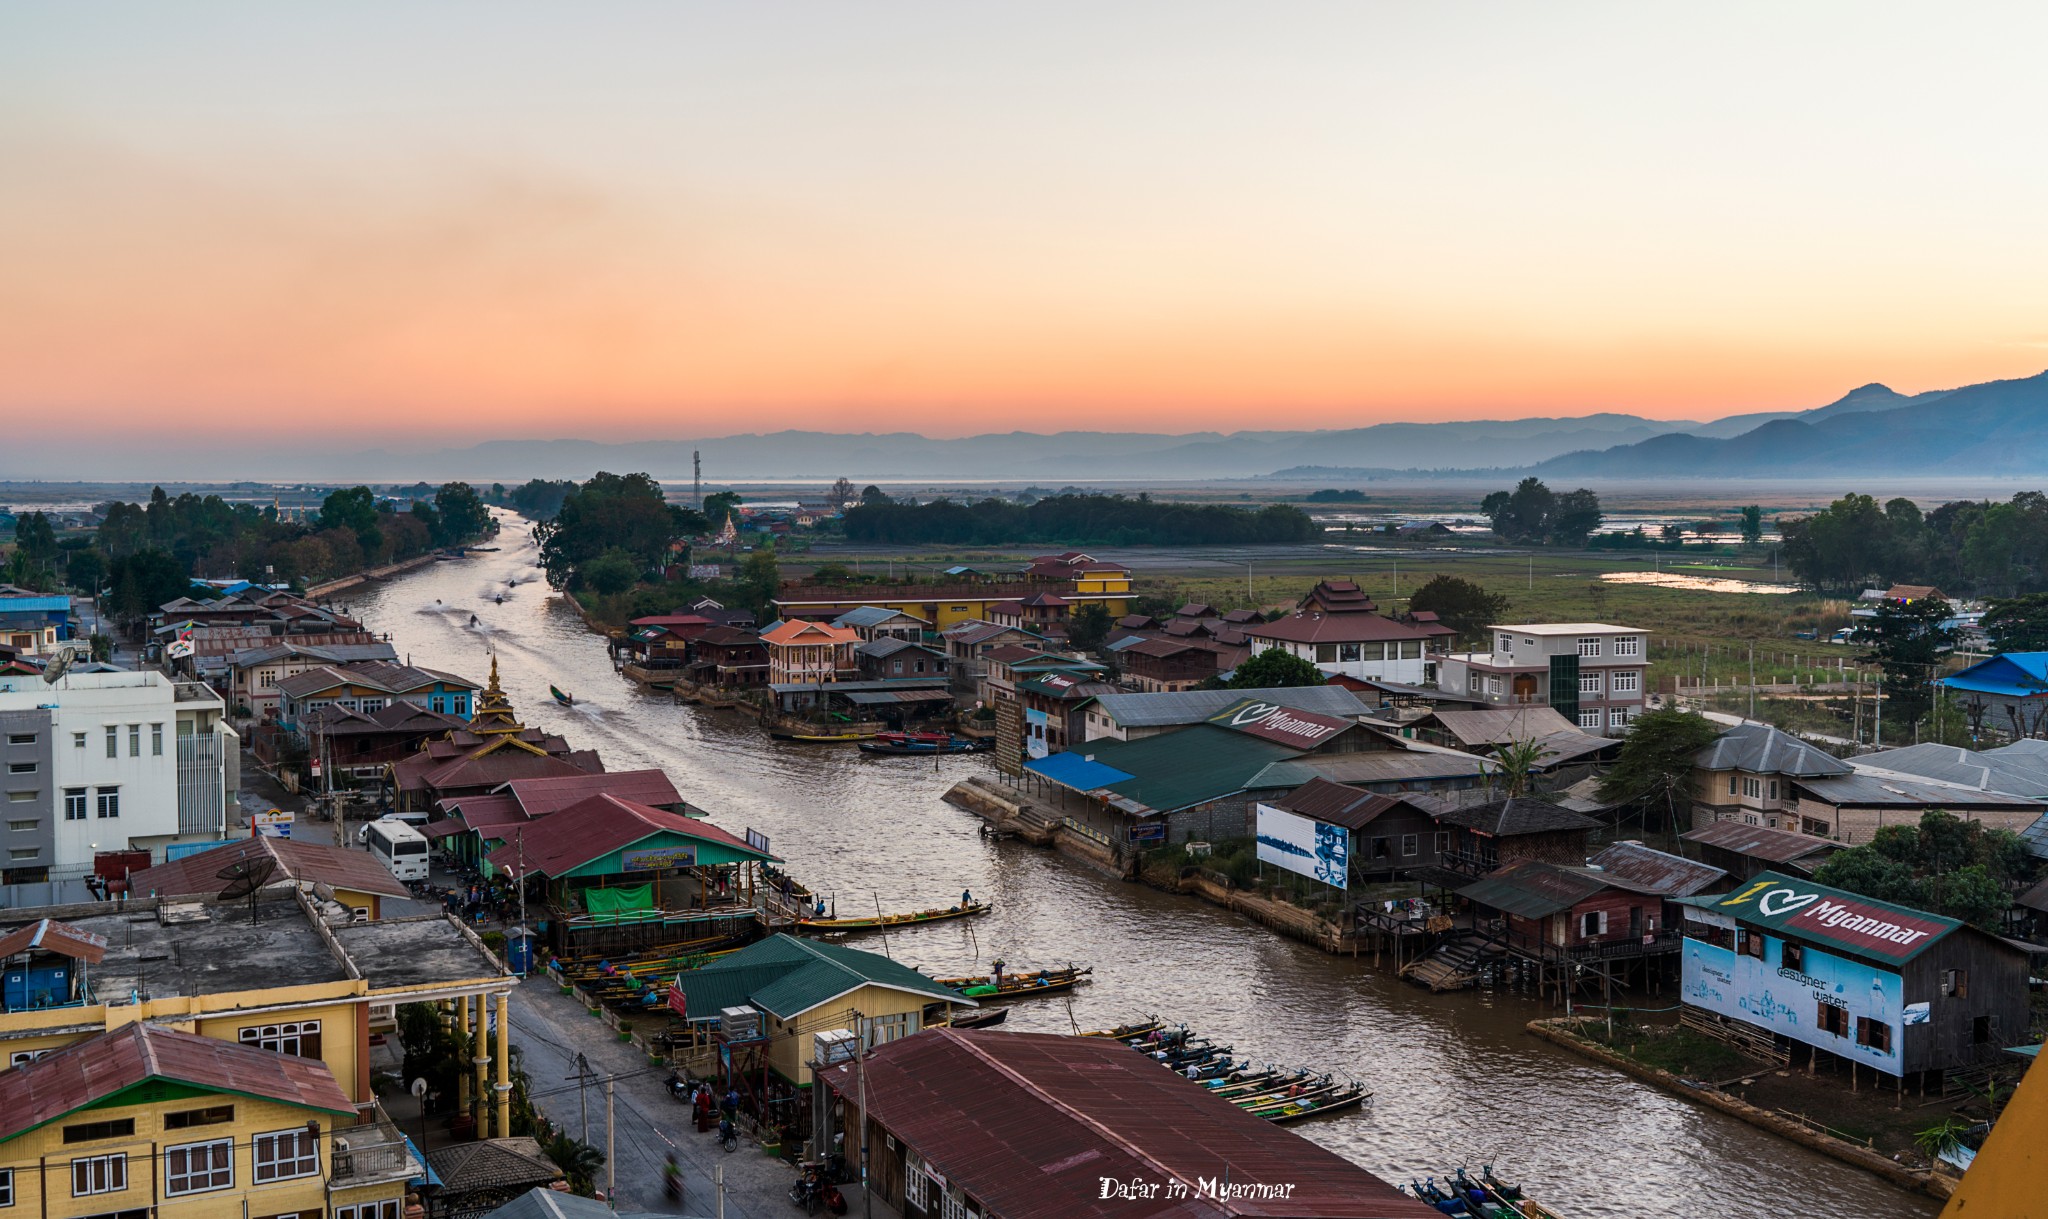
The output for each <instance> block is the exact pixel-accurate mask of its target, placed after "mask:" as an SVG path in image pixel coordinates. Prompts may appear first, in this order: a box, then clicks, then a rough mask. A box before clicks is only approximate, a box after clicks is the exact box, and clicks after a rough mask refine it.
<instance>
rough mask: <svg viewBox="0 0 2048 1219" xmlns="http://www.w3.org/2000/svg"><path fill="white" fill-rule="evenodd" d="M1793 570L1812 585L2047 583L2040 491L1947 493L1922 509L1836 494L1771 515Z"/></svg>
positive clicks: (1972, 587) (1983, 588) (1988, 589)
mask: <svg viewBox="0 0 2048 1219" xmlns="http://www.w3.org/2000/svg"><path fill="white" fill-rule="evenodd" d="M1778 531H1779V533H1780V534H1782V535H1783V537H1784V548H1785V549H1784V554H1785V561H1786V563H1787V565H1789V566H1790V567H1791V569H1792V574H1793V575H1794V576H1795V577H1797V578H1798V579H1799V581H1800V582H1801V583H1803V584H1806V585H1807V586H1809V587H1811V588H1814V589H1817V590H1819V591H1821V592H1830V593H1854V592H1856V591H1857V590H1859V589H1862V588H1866V587H1876V588H1884V587H1889V586H1890V585H1893V584H1929V585H1933V586H1935V587H1937V588H1940V589H1941V590H1943V591H1944V592H1947V593H1951V594H1955V593H1965V592H1967V593H1975V594H1977V595H1980V596H1987V597H1998V596H2013V595H2015V594H2019V593H2030V592H2040V591H2043V590H2048V496H2044V495H2042V494H2041V493H2040V492H2039V491H2022V492H2020V493H2019V494H2018V495H2015V496H2013V497H2012V499H2011V501H2010V502H2008V503H1998V502H1996V501H1994V500H1983V501H1978V500H1967V499H1966V500H1954V501H1951V502H1949V503H1946V504H1943V505H1941V506H1940V507H1939V508H1936V509H1935V510H1934V511H1932V512H1928V513H1922V512H1921V511H1920V508H1919V506H1918V505H1917V504H1915V503H1914V502H1913V501H1912V500H1909V499H1905V498H1899V499H1893V500H1888V501H1886V502H1885V503H1884V504H1883V505H1879V504H1878V502H1877V501H1876V500H1875V499H1872V498H1871V497H1870V496H1868V495H1845V496H1843V497H1842V498H1841V499H1838V500H1836V501H1835V502H1834V503H1832V504H1830V505H1828V506H1827V508H1826V509H1824V510H1822V511H1820V512H1816V513H1814V514H1813V515H1812V516H1804V517H1780V518H1778Z"/></svg>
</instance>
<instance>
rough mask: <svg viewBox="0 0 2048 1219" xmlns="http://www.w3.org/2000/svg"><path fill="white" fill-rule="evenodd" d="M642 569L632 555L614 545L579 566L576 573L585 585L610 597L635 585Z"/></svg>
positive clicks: (601, 594) (600, 594)
mask: <svg viewBox="0 0 2048 1219" xmlns="http://www.w3.org/2000/svg"><path fill="white" fill-rule="evenodd" d="M640 571H641V569H640V568H639V567H638V566H637V565H636V564H635V563H634V561H633V556H632V555H630V554H628V553H627V552H626V551H624V550H622V549H620V548H619V547H617V546H614V547H612V548H611V549H609V550H607V551H605V552H604V553H603V554H601V555H599V556H597V557H596V558H595V559H592V560H591V561H590V562H588V563H585V564H584V565H583V566H582V567H580V568H578V569H577V573H576V574H577V576H578V577H579V578H580V579H581V580H582V581H583V587H585V588H587V589H589V590H590V591H592V592H594V593H597V594H598V595H599V596H605V597H609V596H611V595H612V594H614V593H622V592H625V591H626V590H627V589H629V588H631V587H633V584H634V582H635V581H637V580H639V578H640Z"/></svg>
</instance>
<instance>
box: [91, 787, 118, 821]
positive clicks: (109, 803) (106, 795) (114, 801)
mask: <svg viewBox="0 0 2048 1219" xmlns="http://www.w3.org/2000/svg"><path fill="white" fill-rule="evenodd" d="M94 794H95V795H97V796H98V797H99V813H100V820H102V821H110V820H112V819H114V818H116V817H119V816H120V815H121V789H120V788H118V787H102V788H98V789H96V791H95V793H94Z"/></svg>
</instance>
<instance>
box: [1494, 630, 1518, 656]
mask: <svg viewBox="0 0 2048 1219" xmlns="http://www.w3.org/2000/svg"><path fill="white" fill-rule="evenodd" d="M1493 650H1494V651H1496V652H1504V653H1506V654H1507V655H1509V656H1513V655H1514V654H1515V637H1514V636H1513V635H1502V636H1500V637H1499V640H1498V642H1497V643H1496V644H1495V646H1494V649H1493Z"/></svg>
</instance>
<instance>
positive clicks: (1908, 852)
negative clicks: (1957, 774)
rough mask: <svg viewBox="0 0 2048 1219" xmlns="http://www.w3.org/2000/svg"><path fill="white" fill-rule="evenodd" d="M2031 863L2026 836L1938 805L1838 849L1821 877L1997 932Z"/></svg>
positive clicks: (1821, 869)
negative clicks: (1909, 821)
mask: <svg viewBox="0 0 2048 1219" xmlns="http://www.w3.org/2000/svg"><path fill="white" fill-rule="evenodd" d="M2029 867H2030V861H2029V858H2028V856H2027V853H2026V844H2025V843H2024V842H2023V841H2021V839H2020V837H2019V835H2017V834H2014V833H2013V832H2012V831H2010V830H1995V829H1985V828H1984V825H1983V823H1982V822H1979V821H1965V820H1963V819H1962V818H1960V817H1953V816H1950V815H1949V814H1947V813H1945V812H1942V811H1940V810H1939V809H1930V810H1929V811H1927V812H1925V813H1922V814H1921V815H1920V820H1919V822H1918V823H1917V824H1914V825H1888V826H1886V827H1884V828H1883V829H1881V830H1879V831H1878V832H1877V833H1875V834H1873V835H1872V836H1871V839H1870V841H1869V842H1867V843H1863V844H1861V845H1859V846H1853V847H1850V848H1848V849H1847V850H1843V851H1837V852H1835V853H1834V854H1833V855H1831V856H1829V857H1828V860H1827V862H1825V863H1823V864H1822V865H1821V866H1820V867H1819V868H1817V869H1816V870H1815V871H1814V874H1813V878H1814V880H1816V881H1818V882H1819V883H1821V884H1824V885H1833V886H1834V887H1835V888H1838V889H1847V890H1848V891H1850V892H1851V893H1860V894H1862V895H1863V896H1865V897H1874V898H1877V899H1878V900H1879V901H1888V902H1898V903H1899V904H1900V905H1904V906H1911V907H1913V908H1914V909H1917V910H1929V911H1932V912H1934V913H1936V914H1942V915H1946V916H1948V917H1949V918H1956V919H1961V920H1963V921H1964V922H1967V923H1970V924H1972V925H1974V926H1976V927H1980V928H1982V929H1984V930H1986V931H1990V932H1994V933H1996V932H1997V931H1999V929H2000V922H2001V920H2002V919H2003V917H2004V915H2005V911H2006V908H2007V907H2008V906H2010V905H2011V903H2012V891H2013V889H2014V888H2015V887H2016V886H2017V885H2018V883H2019V882H2020V881H2021V880H2022V879H2023V878H2024V877H2025V876H2026V875H2027V872H2028V869H2029Z"/></svg>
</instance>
